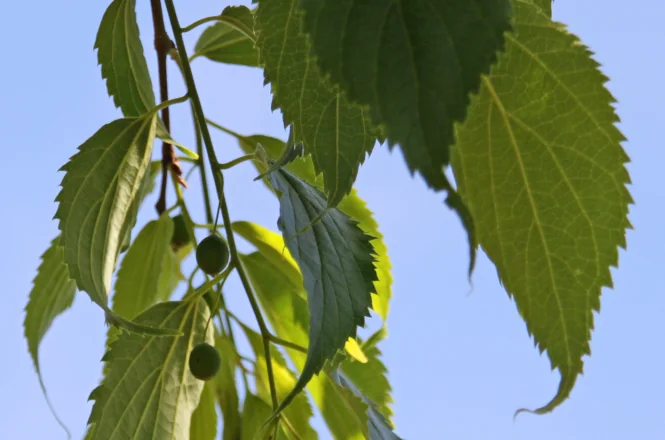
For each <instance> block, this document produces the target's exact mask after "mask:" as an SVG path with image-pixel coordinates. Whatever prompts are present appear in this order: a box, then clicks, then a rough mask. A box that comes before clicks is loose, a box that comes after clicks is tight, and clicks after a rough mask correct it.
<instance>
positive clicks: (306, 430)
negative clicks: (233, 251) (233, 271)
mask: <svg viewBox="0 0 665 440" xmlns="http://www.w3.org/2000/svg"><path fill="white" fill-rule="evenodd" d="M256 257H258V258H259V259H262V258H263V256H262V255H261V254H259V253H255V254H252V255H247V256H244V257H243V263H246V262H247V263H248V264H253V262H252V259H254V258H256ZM243 329H244V330H245V334H246V335H247V339H249V342H250V345H251V346H252V348H253V349H254V355H255V356H256V370H255V372H256V389H257V394H258V395H259V397H260V398H261V399H263V401H264V402H266V403H270V402H271V397H270V386H269V381H268V372H267V368H266V365H267V363H266V358H265V352H264V350H263V339H262V338H261V335H260V334H258V333H256V332H255V331H253V330H251V329H249V328H247V327H243ZM270 354H271V356H272V368H273V375H274V378H275V389H276V390H277V396H278V400H281V399H284V398H285V397H286V396H287V395H288V394H289V392H290V391H291V390H292V389H293V387H294V386H295V384H296V377H295V375H294V374H293V372H291V370H289V368H288V366H287V365H286V360H285V359H284V357H283V356H282V355H281V353H280V352H279V351H277V350H276V349H275V348H274V347H271V350H270ZM312 415H313V413H312V407H311V405H310V404H309V401H308V400H307V396H306V395H305V394H299V395H298V396H297V397H296V398H295V399H293V403H291V405H289V407H288V408H286V409H285V410H284V412H283V413H282V414H281V419H282V420H281V430H282V431H283V432H284V435H285V436H286V437H287V438H292V437H295V438H297V439H301V440H315V439H317V438H318V435H317V434H316V431H314V430H313V429H312V427H311V426H310V419H311V418H312Z"/></svg>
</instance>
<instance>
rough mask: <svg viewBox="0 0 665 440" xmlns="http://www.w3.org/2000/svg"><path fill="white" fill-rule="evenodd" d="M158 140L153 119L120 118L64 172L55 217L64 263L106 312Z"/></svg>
mask: <svg viewBox="0 0 665 440" xmlns="http://www.w3.org/2000/svg"><path fill="white" fill-rule="evenodd" d="M154 137H155V118H154V117H150V118H125V119H117V120H115V121H113V122H111V123H109V124H107V125H104V126H103V127H102V128H100V129H99V131H97V133H95V134H94V135H93V136H92V137H91V138H89V139H88V140H87V141H85V142H84V143H83V145H81V146H80V147H79V152H78V153H76V154H75V155H74V156H73V157H72V158H71V159H70V161H69V162H68V163H67V164H66V165H64V166H63V167H62V168H61V170H62V171H65V172H66V174H65V177H64V178H63V180H62V184H61V186H62V190H61V191H60V193H59V194H58V197H57V199H56V200H57V201H58V202H59V205H58V210H57V212H56V215H55V217H56V218H57V219H59V220H60V222H59V228H60V230H61V231H62V236H61V244H62V245H63V246H64V249H65V262H66V263H67V264H68V266H69V271H70V275H71V277H72V278H73V279H74V280H76V283H77V285H78V288H79V289H81V290H85V291H86V292H87V293H88V295H90V298H91V299H92V300H93V301H94V302H96V303H97V304H99V305H100V306H101V307H102V308H103V309H105V310H106V309H108V306H107V303H108V294H109V291H110V287H111V276H112V274H113V271H114V270H115V265H116V261H117V257H118V253H119V251H120V246H121V245H122V240H123V238H124V237H125V235H126V233H127V225H128V224H130V223H131V224H133V222H134V221H135V217H134V218H132V217H131V216H130V215H129V214H132V215H135V213H134V212H131V211H132V209H131V208H132V204H133V202H134V200H136V199H137V197H139V195H140V188H141V186H142V183H143V176H144V174H145V172H146V169H147V168H148V165H149V163H150V157H151V153H152V145H153V141H154Z"/></svg>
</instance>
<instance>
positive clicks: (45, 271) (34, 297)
mask: <svg viewBox="0 0 665 440" xmlns="http://www.w3.org/2000/svg"><path fill="white" fill-rule="evenodd" d="M41 260H42V262H41V264H40V265H39V268H38V269H37V276H36V277H35V279H34V281H33V286H32V290H31V291H30V297H29V299H28V304H27V306H26V307H25V320H24V321H23V327H24V330H25V339H26V340H27V341H28V351H29V352H30V356H31V357H32V362H33V363H34V365H35V370H36V371H37V377H38V379H39V385H40V387H41V389H42V393H44V398H45V399H46V402H47V404H48V405H49V408H50V409H51V412H52V413H53V416H54V417H55V418H56V420H57V421H58V423H60V425H61V426H62V427H63V428H64V429H65V430H67V428H66V427H65V426H64V424H63V423H62V422H61V421H60V419H59V418H58V416H57V414H56V413H55V408H53V406H52V405H51V402H50V400H49V398H48V394H47V392H46V386H45V385H44V380H43V378H42V372H41V368H40V366H39V345H40V344H41V342H42V339H43V338H44V335H45V334H46V332H48V330H49V328H50V327H51V324H52V323H53V321H54V320H55V318H56V317H57V316H58V315H60V314H61V313H63V312H64V311H65V310H67V309H68V308H69V307H71V305H72V303H73V302H74V294H75V293H76V283H75V282H74V280H72V279H71V278H69V270H68V269H67V265H66V264H65V259H64V249H63V248H62V247H61V246H60V236H58V237H56V238H55V239H54V240H53V241H52V242H51V246H50V247H49V248H48V249H47V250H46V252H44V253H43V254H42V257H41ZM67 432H68V433H69V431H67Z"/></svg>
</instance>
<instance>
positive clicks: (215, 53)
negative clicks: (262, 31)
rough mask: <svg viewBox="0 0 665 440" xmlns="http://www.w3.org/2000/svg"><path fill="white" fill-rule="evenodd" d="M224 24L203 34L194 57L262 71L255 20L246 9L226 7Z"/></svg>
mask: <svg viewBox="0 0 665 440" xmlns="http://www.w3.org/2000/svg"><path fill="white" fill-rule="evenodd" d="M220 18H222V19H223V20H222V21H219V22H218V23H216V24H214V25H212V26H210V27H208V28H207V29H206V30H204V31H203V33H202V34H201V36H200V37H199V40H198V41H197V42H196V46H195V47H194V55H193V57H197V56H203V57H206V58H208V59H209V60H211V61H216V62H219V63H227V64H238V65H242V66H249V67H259V52H258V50H257V49H256V48H255V46H254V43H255V40H256V36H255V35H254V30H253V28H254V16H253V13H252V11H250V10H249V8H247V7H245V6H227V7H226V8H224V10H223V11H222V14H221V16H220Z"/></svg>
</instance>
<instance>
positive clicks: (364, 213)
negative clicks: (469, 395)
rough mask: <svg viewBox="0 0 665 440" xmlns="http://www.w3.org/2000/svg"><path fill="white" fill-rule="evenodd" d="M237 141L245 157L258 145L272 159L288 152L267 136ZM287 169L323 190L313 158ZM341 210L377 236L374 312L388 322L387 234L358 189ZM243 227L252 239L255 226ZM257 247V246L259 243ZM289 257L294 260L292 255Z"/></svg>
mask: <svg viewBox="0 0 665 440" xmlns="http://www.w3.org/2000/svg"><path fill="white" fill-rule="evenodd" d="M236 138H237V139H238V143H239V144H240V147H241V148H242V150H243V151H244V152H245V154H251V153H253V152H254V150H255V149H256V145H257V144H259V143H260V144H261V146H262V147H263V148H264V149H265V150H266V153H268V155H269V156H270V157H273V158H275V157H278V156H279V153H280V152H281V151H283V150H284V146H285V143H284V142H283V141H281V140H279V139H276V138H273V137H269V136H263V135H252V136H241V135H238V134H236ZM252 163H253V164H254V166H255V167H256V169H257V171H259V173H263V172H265V169H263V168H262V167H261V165H260V164H259V163H258V162H257V161H252ZM286 169H287V170H289V171H290V172H292V173H293V174H295V175H296V176H298V177H299V178H301V179H302V180H304V181H305V182H307V183H309V184H311V185H314V186H315V187H317V188H318V189H319V190H322V189H323V182H322V179H321V178H320V177H318V178H317V176H316V173H315V171H314V164H313V163H312V159H311V157H304V158H299V159H296V160H295V161H293V162H291V163H289V164H288V165H286ZM264 182H265V184H266V185H267V186H268V188H270V189H271V190H272V191H273V192H274V189H273V188H272V186H270V184H269V182H268V180H267V178H266V179H265V180H264ZM337 209H339V210H340V211H342V212H344V213H345V214H346V215H348V216H349V217H351V218H353V219H354V220H356V221H357V222H359V225H358V226H359V227H360V228H361V229H362V230H363V231H365V233H366V234H367V235H370V236H372V237H373V239H372V241H371V243H372V246H373V247H374V252H375V253H376V256H375V259H376V261H375V267H376V271H377V274H378V277H379V279H378V281H376V282H375V283H374V287H375V289H376V295H372V309H373V310H374V311H375V312H377V313H378V314H379V316H380V317H381V319H382V320H383V321H384V322H385V321H386V320H387V319H388V312H389V310H390V299H391V298H392V282H393V279H392V275H391V269H392V264H391V262H390V256H389V255H388V247H387V246H386V243H385V240H384V238H383V234H382V233H381V231H380V230H379V224H378V222H377V221H376V219H375V218H374V213H373V212H372V211H371V210H370V209H369V207H368V206H367V203H365V201H364V200H363V199H362V198H361V197H360V195H359V194H358V191H356V189H355V188H353V189H351V192H350V193H349V194H348V195H347V196H345V197H344V199H342V201H341V202H340V203H339V205H337ZM236 223H240V222H236ZM243 227H244V228H245V230H246V231H247V232H248V235H247V236H244V238H245V239H249V238H248V237H251V236H252V233H251V232H250V230H251V229H252V228H254V227H255V226H252V225H250V224H248V225H246V226H243ZM255 232H256V231H255ZM261 234H262V232H261ZM253 244H255V245H256V243H253ZM288 255H289V257H290V253H289V254H288Z"/></svg>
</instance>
